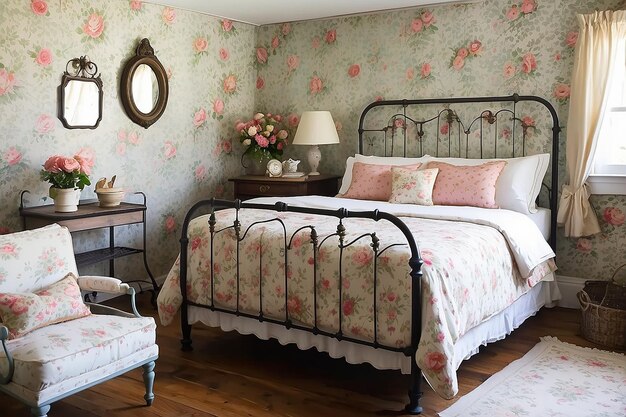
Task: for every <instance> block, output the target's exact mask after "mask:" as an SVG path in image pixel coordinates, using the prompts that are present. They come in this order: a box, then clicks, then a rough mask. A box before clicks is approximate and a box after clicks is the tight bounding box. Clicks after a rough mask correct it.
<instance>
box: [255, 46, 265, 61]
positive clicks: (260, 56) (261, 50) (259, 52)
mask: <svg viewBox="0 0 626 417" xmlns="http://www.w3.org/2000/svg"><path fill="white" fill-rule="evenodd" d="M256 60H257V62H258V63H260V64H265V63H266V62H267V49H265V47H263V46H259V47H258V48H256Z"/></svg>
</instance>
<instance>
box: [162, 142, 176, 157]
mask: <svg viewBox="0 0 626 417" xmlns="http://www.w3.org/2000/svg"><path fill="white" fill-rule="evenodd" d="M163 156H164V157H165V159H171V158H173V157H175V156H176V146H175V145H174V144H173V143H172V142H171V141H169V140H168V141H165V146H164V148H163Z"/></svg>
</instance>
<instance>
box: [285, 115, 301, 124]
mask: <svg viewBox="0 0 626 417" xmlns="http://www.w3.org/2000/svg"><path fill="white" fill-rule="evenodd" d="M287 121H288V122H289V126H291V127H296V126H298V124H299V123H300V117H299V116H298V115H297V114H294V113H291V114H290V115H289V116H288V117H287Z"/></svg>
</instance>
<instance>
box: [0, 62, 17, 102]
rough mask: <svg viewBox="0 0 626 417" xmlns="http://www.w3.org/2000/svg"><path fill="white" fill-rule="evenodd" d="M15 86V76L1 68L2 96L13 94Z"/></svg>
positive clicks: (0, 87)
mask: <svg viewBox="0 0 626 417" xmlns="http://www.w3.org/2000/svg"><path fill="white" fill-rule="evenodd" d="M14 86H15V74H14V73H12V72H9V71H7V69H6V68H0V96H3V95H5V94H9V93H12V92H13V87H14Z"/></svg>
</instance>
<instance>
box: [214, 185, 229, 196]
mask: <svg viewBox="0 0 626 417" xmlns="http://www.w3.org/2000/svg"><path fill="white" fill-rule="evenodd" d="M225 192H226V187H224V185H223V184H217V185H216V186H215V191H214V192H213V194H214V195H215V197H217V198H222V197H224V193H225Z"/></svg>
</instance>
